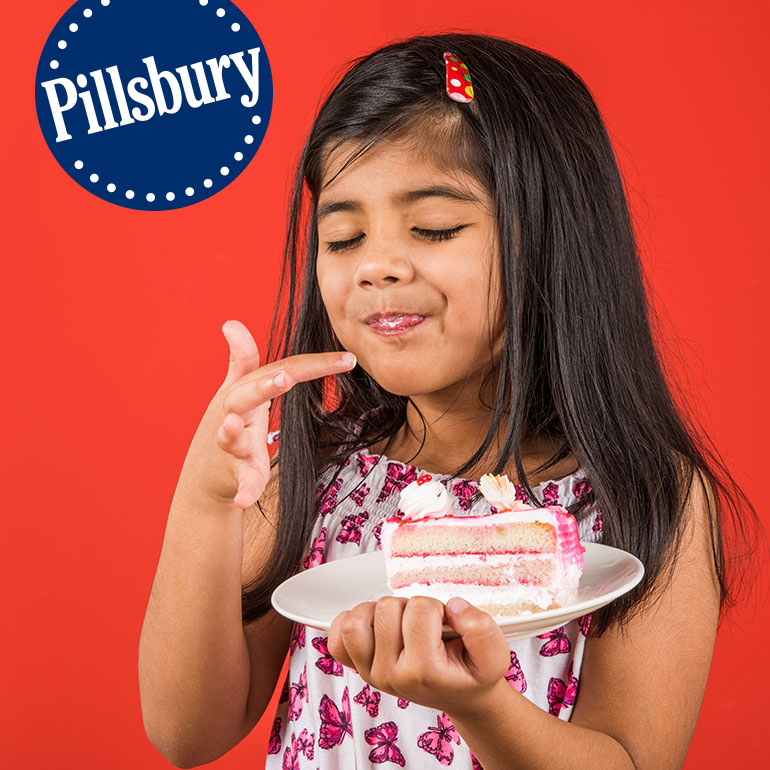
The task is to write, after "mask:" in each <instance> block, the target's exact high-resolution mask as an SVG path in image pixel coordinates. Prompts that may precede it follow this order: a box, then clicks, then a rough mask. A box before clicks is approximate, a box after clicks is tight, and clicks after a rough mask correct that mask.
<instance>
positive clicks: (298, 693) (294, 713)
mask: <svg viewBox="0 0 770 770" xmlns="http://www.w3.org/2000/svg"><path fill="white" fill-rule="evenodd" d="M307 699H308V693H307V663H306V664H305V668H304V670H303V671H302V673H301V674H300V675H299V681H298V682H292V683H291V687H289V720H290V721H292V722H296V721H297V719H299V716H300V714H301V713H302V702H303V701H306V700H307Z"/></svg>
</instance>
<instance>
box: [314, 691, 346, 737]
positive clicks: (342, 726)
mask: <svg viewBox="0 0 770 770" xmlns="http://www.w3.org/2000/svg"><path fill="white" fill-rule="evenodd" d="M318 713H319V714H320V716H321V729H320V730H319V731H318V745H319V746H320V747H321V748H322V749H331V748H332V747H334V746H339V745H340V744H341V743H342V741H344V740H345V736H346V735H351V736H352V735H353V727H352V726H351V723H350V697H349V695H348V688H347V687H346V688H345V689H344V691H343V692H342V709H339V708H337V704H336V703H335V702H334V701H333V700H332V699H331V698H330V697H329V696H328V695H324V696H323V697H322V698H321V705H320V706H319V707H318Z"/></svg>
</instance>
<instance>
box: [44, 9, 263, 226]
mask: <svg viewBox="0 0 770 770" xmlns="http://www.w3.org/2000/svg"><path fill="white" fill-rule="evenodd" d="M35 104H36V107H37V116H38V120H39V121H40V128H41V129H42V131H43V136H44V137H45V141H46V143H47V144H48V147H49V148H50V150H51V152H52V153H53V155H54V157H55V158H56V160H57V161H58V162H59V164H60V165H61V167H62V168H63V169H64V170H65V171H66V172H67V173H68V174H69V175H70V176H71V177H72V178H73V179H74V180H75V181H76V182H77V183H78V184H79V185H81V186H82V187H84V188H85V189H86V190H88V191H89V192H91V193H93V194H94V195H97V196H98V197H99V198H102V199H103V200H106V201H109V202H110V203H115V204H117V205H118V206H125V207H126V208H131V209H140V210H142V211H168V210H169V209H178V208H182V207H184V206H189V205H191V204H193V203H197V202H198V201H201V200H204V199H205V198H209V197H211V196H212V195H214V194H215V193H218V192H219V191H220V190H222V189H224V188H225V187H227V185H228V184H230V182H232V181H233V179H235V178H236V177H237V176H238V175H239V174H240V173H241V172H242V171H243V170H244V169H245V168H246V166H247V165H248V164H249V162H250V161H251V160H252V158H253V157H254V155H255V154H256V152H257V149H258V148H259V146H260V144H261V143H262V139H263V138H264V136H265V132H266V131H267V124H268V123H269V121H270V113H271V110H272V106H273V79H272V74H271V72H270V63H269V61H268V59H267V54H266V52H265V48H264V46H263V45H262V41H261V40H260V39H259V35H258V34H257V31H256V30H255V29H254V26H253V25H252V24H251V22H250V21H249V20H248V19H247V18H246V16H245V15H244V14H243V12H242V11H240V10H239V9H238V8H237V7H236V5H235V4H234V3H231V2H229V0H216V1H214V0H211V1H210V0H163V2H157V0H79V2H77V3H75V4H74V5H73V6H72V7H71V8H70V9H69V10H68V11H67V12H66V13H65V14H64V16H62V18H61V19H60V20H59V22H58V24H57V25H56V26H55V27H54V30H53V32H52V33H51V35H50V36H49V38H48V40H47V41H46V44H45V46H44V47H43V53H42V55H41V57H40V62H39V63H38V68H37V76H36V81H35Z"/></svg>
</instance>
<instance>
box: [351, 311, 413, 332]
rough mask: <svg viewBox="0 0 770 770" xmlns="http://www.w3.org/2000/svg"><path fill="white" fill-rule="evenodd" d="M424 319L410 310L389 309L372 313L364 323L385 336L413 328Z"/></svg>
mask: <svg viewBox="0 0 770 770" xmlns="http://www.w3.org/2000/svg"><path fill="white" fill-rule="evenodd" d="M424 320H425V316H424V315H421V314H420V313H413V312H411V311H406V310H405V311H391V312H388V313H372V315H370V316H368V317H367V318H365V319H364V323H365V324H366V325H367V326H368V327H369V328H370V329H371V330H372V331H375V332H377V333H378V334H384V335H386V336H390V335H394V334H403V333H404V332H407V331H409V330H410V329H413V328H414V327H415V326H418V325H419V324H421V323H422V322H423V321H424Z"/></svg>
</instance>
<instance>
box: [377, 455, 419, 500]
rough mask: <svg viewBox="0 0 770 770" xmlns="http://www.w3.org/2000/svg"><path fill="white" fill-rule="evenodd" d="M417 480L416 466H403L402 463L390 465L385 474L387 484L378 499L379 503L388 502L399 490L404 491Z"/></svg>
mask: <svg viewBox="0 0 770 770" xmlns="http://www.w3.org/2000/svg"><path fill="white" fill-rule="evenodd" d="M416 478H417V468H415V466H414V465H401V463H388V470H387V471H386V472H385V484H384V485H383V487H382V490H381V491H380V494H379V495H378V497H377V502H378V503H381V502H382V501H383V500H387V499H388V498H389V497H390V496H391V495H392V494H393V493H394V492H395V491H396V490H397V489H398V490H399V491H400V490H402V489H403V488H404V487H405V486H406V485H407V484H409V483H411V482H412V481H415V480H416Z"/></svg>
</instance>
